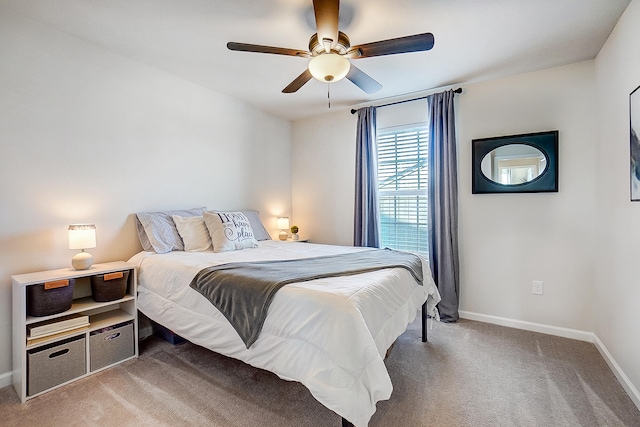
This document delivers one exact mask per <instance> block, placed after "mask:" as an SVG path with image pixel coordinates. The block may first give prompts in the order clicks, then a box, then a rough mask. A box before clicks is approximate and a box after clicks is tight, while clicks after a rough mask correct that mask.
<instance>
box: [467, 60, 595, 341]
mask: <svg viewBox="0 0 640 427" xmlns="http://www.w3.org/2000/svg"><path fill="white" fill-rule="evenodd" d="M593 86H594V65H593V62H592V61H589V62H583V63H578V64H573V65H569V66H565V67H560V68H554V69H550V70H544V71H539V72H535V73H529V74H523V75H519V76H515V77H511V78H504V79H500V80H494V81H489V82H484V83H477V84H473V85H465V92H464V93H463V94H462V95H460V98H459V100H458V107H459V108H458V115H457V120H458V145H459V155H460V157H459V176H458V178H459V179H458V182H459V201H460V206H459V215H460V227H459V231H460V258H461V261H460V263H461V273H460V275H461V278H460V281H461V284H460V308H461V310H464V311H468V312H472V313H477V314H481V315H490V316H498V317H504V318H508V319H517V320H520V321H526V322H535V323H541V324H545V325H553V326H556V327H563V328H570V329H577V330H581V331H593V322H594V320H593V307H592V291H593V285H594V274H595V268H594V264H593V260H594V254H595V245H594V234H593V231H594V229H595V195H594V191H593V188H594V184H595V177H594V173H593V170H594V166H595V157H594V156H595V136H594V134H595V127H594V119H595V114H594V109H595V97H594V92H593ZM548 130H558V131H559V143H558V145H559V179H558V183H559V191H558V192H557V193H536V194H471V173H470V172H471V144H472V143H471V141H472V140H473V139H475V138H486V137H491V136H502V135H513V134H522V133H529V132H540V131H548ZM533 280H541V281H543V282H544V294H543V295H533V294H532V292H531V287H532V284H531V282H532V281H533Z"/></svg>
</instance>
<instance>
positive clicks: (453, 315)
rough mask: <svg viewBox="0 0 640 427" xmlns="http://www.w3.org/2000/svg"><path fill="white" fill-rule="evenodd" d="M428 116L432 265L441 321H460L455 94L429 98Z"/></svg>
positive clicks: (450, 92)
mask: <svg viewBox="0 0 640 427" xmlns="http://www.w3.org/2000/svg"><path fill="white" fill-rule="evenodd" d="M427 108H428V116H429V191H428V213H429V219H428V224H429V225H428V229H429V263H430V265H431V272H432V274H433V279H434V280H435V282H436V285H437V287H438V291H439V292H440V295H441V297H442V300H441V301H440V303H439V304H438V310H439V311H440V320H441V321H444V322H455V321H457V320H458V318H459V314H458V306H459V301H460V299H459V286H460V284H459V277H460V267H459V258H458V161H457V154H456V135H455V114H454V91H453V90H448V91H445V92H442V93H436V94H433V95H430V96H428V97H427Z"/></svg>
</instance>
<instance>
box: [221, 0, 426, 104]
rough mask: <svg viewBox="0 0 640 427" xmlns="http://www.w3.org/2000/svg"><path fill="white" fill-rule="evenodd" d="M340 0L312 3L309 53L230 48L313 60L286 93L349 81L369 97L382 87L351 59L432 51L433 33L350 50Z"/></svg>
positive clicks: (259, 47)
mask: <svg viewBox="0 0 640 427" xmlns="http://www.w3.org/2000/svg"><path fill="white" fill-rule="evenodd" d="M339 9H340V0H313V11H314V14H315V18H316V34H314V35H312V36H311V38H310V39H309V51H308V52H307V51H303V50H297V49H287V48H282V47H272V46H262V45H255V44H247V43H236V42H229V43H227V48H228V49H230V50H235V51H242V52H257V53H271V54H276V55H287V56H299V57H301V58H311V60H310V61H309V65H308V68H307V69H306V70H304V72H303V73H302V74H300V75H299V76H298V77H296V79H295V80H293V81H292V82H291V83H290V84H289V85H288V86H287V87H285V88H284V89H283V90H282V92H283V93H293V92H296V91H297V90H298V89H300V88H301V87H302V86H303V85H304V84H305V83H307V82H308V81H309V80H311V78H315V79H317V80H319V81H321V82H336V81H338V80H341V79H343V78H345V77H346V78H347V79H348V80H350V81H351V82H352V83H354V84H355V85H356V86H358V87H359V88H360V89H362V90H363V91H365V92H366V93H375V92H377V91H378V90H380V89H381V88H382V85H381V84H380V83H378V82H377V81H375V80H374V79H373V78H372V77H370V76H369V75H368V74H366V73H365V72H364V71H362V70H360V69H359V68H358V67H356V66H355V65H353V64H352V63H351V61H349V60H350V59H361V58H372V57H374V56H383V55H395V54H398V53H408V52H419V51H424V50H429V49H431V48H432V47H433V44H434V37H433V34H431V33H423V34H415V35H412V36H406V37H399V38H395V39H388V40H381V41H377V42H372V43H365V44H361V45H358V46H351V44H350V42H349V37H347V35H346V34H345V33H343V32H342V31H339V30H338V14H339Z"/></svg>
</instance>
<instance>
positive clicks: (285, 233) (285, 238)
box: [278, 230, 287, 240]
mask: <svg viewBox="0 0 640 427" xmlns="http://www.w3.org/2000/svg"><path fill="white" fill-rule="evenodd" d="M278 237H279V238H280V240H287V232H286V231H284V230H282V231H281V232H280V234H278Z"/></svg>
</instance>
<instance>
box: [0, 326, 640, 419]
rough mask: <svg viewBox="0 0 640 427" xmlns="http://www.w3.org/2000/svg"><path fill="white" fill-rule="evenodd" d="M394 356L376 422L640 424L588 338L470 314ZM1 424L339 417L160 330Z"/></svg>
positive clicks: (398, 348) (6, 415)
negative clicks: (117, 361) (137, 348)
mask: <svg viewBox="0 0 640 427" xmlns="http://www.w3.org/2000/svg"><path fill="white" fill-rule="evenodd" d="M387 366H388V369H389V373H390V375H391V380H392V382H393V385H394V391H393V395H392V396H391V399H390V400H388V401H384V402H379V403H378V406H377V407H378V409H377V411H376V413H375V414H374V416H373V418H372V420H371V423H370V424H369V425H370V427H382V426H385V427H386V426H438V427H449V426H451V427H453V426H456V427H457V426H492V427H493V426H640V411H638V408H636V406H635V405H634V404H633V402H632V401H631V399H630V398H629V397H628V396H627V395H626V393H625V392H624V390H623V389H622V387H621V386H620V384H619V383H618V382H617V380H616V378H615V377H614V375H613V373H612V372H611V371H610V370H609V368H608V367H607V365H606V363H605V362H604V360H603V359H602V357H601V356H600V354H599V353H598V351H597V350H596V348H595V347H594V346H593V345H592V344H589V343H585V342H581V341H574V340H569V339H565V338H558V337H553V336H549V335H543V334H537V333H533V332H526V331H520V330H516V329H510V328H504V327H500V326H495V325H489V324H483V323H479V322H472V321H464V320H462V321H460V322H459V323H457V324H439V323H435V325H434V329H433V330H432V331H430V332H429V342H428V343H422V342H420V328H419V322H418V321H416V322H414V323H413V324H412V325H410V327H409V329H408V331H407V332H405V334H404V335H402V336H401V337H400V338H399V339H398V341H397V342H396V345H395V346H394V348H393V351H392V352H391V354H390V357H389V358H388V359H387ZM0 425H2V426H224V427H227V426H232V427H233V426H237V427H244V426H251V427H253V426H278V427H286V426H296V427H299V426H309V427H311V426H313V427H317V426H335V427H338V426H340V417H339V416H337V415H336V414H335V413H333V412H332V411H330V410H328V409H326V408H325V407H323V406H322V405H320V404H319V403H318V402H316V401H315V400H314V399H313V397H312V396H311V394H310V393H309V392H308V391H307V389H306V388H305V387H303V386H302V385H300V384H298V383H293V382H287V381H283V380H280V379H278V378H277V377H276V376H275V375H273V374H271V373H269V372H265V371H262V370H259V369H255V368H252V367H250V366H248V365H245V364H244V363H242V362H238V361H236V360H233V359H229V358H226V357H223V356H220V355H218V354H215V353H212V352H209V351H207V350H204V349H202V348H199V347H196V346H194V345H192V344H190V343H186V344H182V345H178V346H175V347H174V346H171V345H170V344H167V343H165V342H163V341H160V340H158V339H156V338H149V339H147V340H145V341H143V343H142V344H141V354H140V358H139V359H137V360H132V361H129V362H126V363H124V364H121V365H118V366H117V367H114V368H112V369H110V370H107V371H103V372H101V373H98V374H96V375H93V376H91V377H88V378H86V379H83V380H80V381H78V382H75V383H73V384H70V385H68V386H65V387H62V388H60V389H57V390H54V391H52V392H49V393H46V394H44V395H42V396H39V397H37V398H35V399H32V400H30V401H28V402H27V403H26V404H24V405H23V404H20V403H19V401H18V397H17V395H16V394H15V392H14V391H13V389H12V388H11V387H6V388H4V389H1V390H0Z"/></svg>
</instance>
